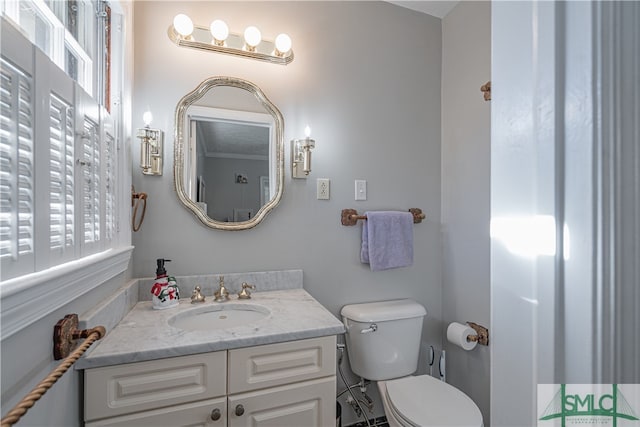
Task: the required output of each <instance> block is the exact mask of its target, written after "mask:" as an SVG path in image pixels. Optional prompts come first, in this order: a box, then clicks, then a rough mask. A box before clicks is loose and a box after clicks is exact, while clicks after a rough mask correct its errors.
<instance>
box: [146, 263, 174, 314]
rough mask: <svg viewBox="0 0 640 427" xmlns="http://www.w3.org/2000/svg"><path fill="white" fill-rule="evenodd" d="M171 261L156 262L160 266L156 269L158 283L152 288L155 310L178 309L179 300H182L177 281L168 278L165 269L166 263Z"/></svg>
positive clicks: (152, 300)
mask: <svg viewBox="0 0 640 427" xmlns="http://www.w3.org/2000/svg"><path fill="white" fill-rule="evenodd" d="M169 261H171V260H170V259H163V258H158V259H157V260H156V262H157V264H158V267H157V269H156V282H155V283H154V284H153V286H152V287H151V302H152V303H153V308H154V309H156V310H162V309H165V308H171V307H177V306H178V300H179V299H180V293H179V291H178V284H177V283H176V279H175V278H174V277H169V276H167V270H166V269H165V268H164V263H165V262H169Z"/></svg>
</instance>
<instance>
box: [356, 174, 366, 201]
mask: <svg viewBox="0 0 640 427" xmlns="http://www.w3.org/2000/svg"><path fill="white" fill-rule="evenodd" d="M356 200H367V181H365V180H364V179H356Z"/></svg>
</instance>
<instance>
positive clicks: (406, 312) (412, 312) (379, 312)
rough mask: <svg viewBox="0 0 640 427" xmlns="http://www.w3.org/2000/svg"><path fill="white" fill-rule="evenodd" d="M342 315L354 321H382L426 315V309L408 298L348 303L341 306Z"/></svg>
mask: <svg viewBox="0 0 640 427" xmlns="http://www.w3.org/2000/svg"><path fill="white" fill-rule="evenodd" d="M340 314H341V315H342V317H344V318H346V319H350V320H353V321H356V322H384V321H387V320H400V319H410V318H413V317H423V316H426V314H427V310H426V309H425V308H424V307H423V306H422V305H420V304H418V303H417V302H415V301H413V300H410V299H400V300H390V301H378V302H368V303H363V304H349V305H345V306H344V307H342V310H341V311H340Z"/></svg>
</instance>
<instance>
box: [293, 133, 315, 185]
mask: <svg viewBox="0 0 640 427" xmlns="http://www.w3.org/2000/svg"><path fill="white" fill-rule="evenodd" d="M304 134H305V138H304V139H294V140H292V141H291V177H292V178H307V176H308V175H309V172H311V150H313V149H314V148H315V147H316V141H315V140H313V139H311V138H310V136H311V128H310V127H309V126H307V127H305V128H304Z"/></svg>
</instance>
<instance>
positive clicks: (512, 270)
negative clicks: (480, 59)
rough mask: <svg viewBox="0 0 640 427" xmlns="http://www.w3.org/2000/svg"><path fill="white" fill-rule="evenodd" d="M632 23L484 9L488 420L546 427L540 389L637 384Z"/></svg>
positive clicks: (632, 8) (617, 5)
mask: <svg viewBox="0 0 640 427" xmlns="http://www.w3.org/2000/svg"><path fill="white" fill-rule="evenodd" d="M639 28H640V3H639V2H493V3H492V101H491V102H492V108H491V110H492V121H491V129H492V141H491V150H492V153H491V194H492V195H491V236H492V239H491V287H492V288H491V289H492V291H491V294H492V295H491V312H492V314H491V316H492V319H491V325H492V353H491V425H492V426H493V427H498V426H513V425H536V424H539V425H543V424H544V422H542V423H540V420H539V418H540V417H541V416H540V404H543V402H537V386H538V384H541V383H550V384H561V383H569V384H575V383H587V384H591V383H605V384H606V383H636V384H637V383H640V366H639V364H638V362H637V361H638V360H640V342H639V341H640V340H639V339H638V334H637V331H634V330H633V329H634V328H637V325H638V324H640V314H639V313H640V268H639V267H638V260H639V259H640V176H639V174H640V172H638V171H640V88H639V85H640V65H639V64H640V31H638V29H639ZM634 325H635V326H634ZM541 400H542V399H541ZM639 409H640V408H636V410H639Z"/></svg>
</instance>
